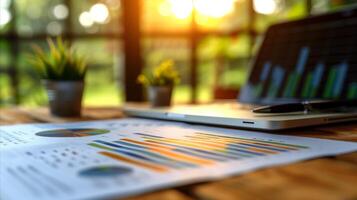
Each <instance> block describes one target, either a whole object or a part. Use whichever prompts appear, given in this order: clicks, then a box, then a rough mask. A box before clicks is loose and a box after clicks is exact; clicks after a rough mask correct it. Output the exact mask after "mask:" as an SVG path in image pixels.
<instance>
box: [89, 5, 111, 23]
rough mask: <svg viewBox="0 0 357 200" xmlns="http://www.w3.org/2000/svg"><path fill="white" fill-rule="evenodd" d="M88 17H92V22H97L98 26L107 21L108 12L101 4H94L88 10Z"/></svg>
mask: <svg viewBox="0 0 357 200" xmlns="http://www.w3.org/2000/svg"><path fill="white" fill-rule="evenodd" d="M89 13H90V15H91V16H92V19H93V20H94V22H97V23H99V24H104V23H106V22H107V19H108V17H109V10H108V8H107V6H106V5H104V4H102V3H97V4H94V5H93V6H92V7H91V8H90V10H89Z"/></svg>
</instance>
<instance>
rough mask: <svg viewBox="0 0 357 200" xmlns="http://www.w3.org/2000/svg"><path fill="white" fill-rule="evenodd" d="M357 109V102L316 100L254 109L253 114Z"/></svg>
mask: <svg viewBox="0 0 357 200" xmlns="http://www.w3.org/2000/svg"><path fill="white" fill-rule="evenodd" d="M343 108H357V100H316V101H303V102H300V103H286V104H278V105H268V106H261V107H258V108H254V109H253V112H254V113H290V112H324V111H336V109H343Z"/></svg>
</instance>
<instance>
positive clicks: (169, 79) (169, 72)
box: [138, 60, 180, 86]
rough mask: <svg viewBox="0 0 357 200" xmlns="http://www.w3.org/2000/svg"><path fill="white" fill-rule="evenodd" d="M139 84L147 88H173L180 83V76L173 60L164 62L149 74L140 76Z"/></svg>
mask: <svg viewBox="0 0 357 200" xmlns="http://www.w3.org/2000/svg"><path fill="white" fill-rule="evenodd" d="M138 82H139V83H141V84H143V85H145V86H149V85H150V86H173V85H175V84H178V83H179V82H180V76H179V74H178V71H177V70H176V69H175V64H174V62H173V61H172V60H164V61H163V62H161V63H160V64H159V65H158V66H156V67H155V68H154V69H153V70H152V71H151V72H149V73H142V74H140V75H139V76H138Z"/></svg>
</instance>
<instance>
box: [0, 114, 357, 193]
mask: <svg viewBox="0 0 357 200" xmlns="http://www.w3.org/2000/svg"><path fill="white" fill-rule="evenodd" d="M18 135H22V136H26V137H22V140H24V141H22V142H21V143H18V142H17V143H16V144H15V143H11V145H10V143H9V140H17V138H18ZM4 136H5V137H4ZM26 138H27V139H26ZM0 144H5V145H3V146H2V148H0V154H1V157H0V158H1V159H2V160H6V162H2V163H1V165H0V186H1V187H0V199H7V200H17V199H26V200H47V199H51V200H71V199H101V198H121V197H126V196H128V195H133V194H139V193H140V194H141V193H143V192H147V191H153V190H155V189H163V188H167V187H168V186H170V187H174V186H178V185H182V184H183V183H194V182H197V181H202V180H214V179H217V178H222V177H226V176H228V175H233V174H239V173H243V172H247V171H251V170H254V169H257V168H262V167H268V166H273V165H277V164H286V163H290V162H296V161H299V160H304V159H311V158H314V157H318V156H326V155H337V154H340V153H345V152H351V151H354V150H357V145H356V144H355V143H349V142H339V141H329V140H320V139H310V138H303V137H292V136H282V135H274V134H267V133H262V132H254V131H243V130H232V129H223V128H212V127H204V126H193V125H188V124H183V123H175V122H162V121H157V120H143V119H126V120H115V121H113V120H111V121H91V122H76V123H68V124H61V125H59V124H43V125H39V124H33V125H32V124H28V125H21V126H5V127H1V135H0ZM33 183H36V184H33Z"/></svg>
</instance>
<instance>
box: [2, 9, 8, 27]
mask: <svg viewBox="0 0 357 200" xmlns="http://www.w3.org/2000/svg"><path fill="white" fill-rule="evenodd" d="M10 20H11V13H10V12H9V10H8V9H6V8H0V27H1V26H4V25H6V24H7V23H9V22H10Z"/></svg>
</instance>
